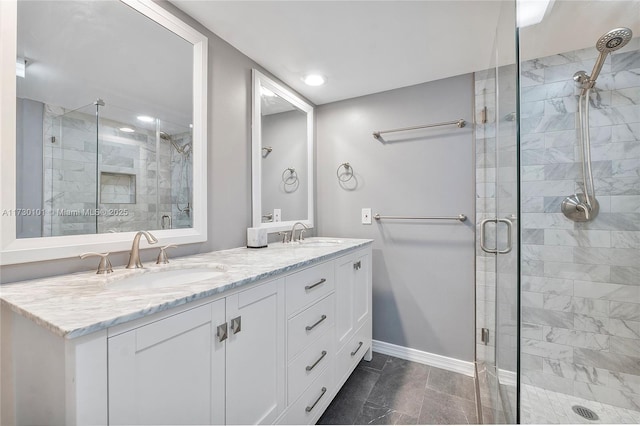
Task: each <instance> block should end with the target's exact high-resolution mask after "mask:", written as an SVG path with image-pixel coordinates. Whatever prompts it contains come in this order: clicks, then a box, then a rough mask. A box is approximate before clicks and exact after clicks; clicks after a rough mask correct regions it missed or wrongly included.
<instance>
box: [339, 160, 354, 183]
mask: <svg viewBox="0 0 640 426" xmlns="http://www.w3.org/2000/svg"><path fill="white" fill-rule="evenodd" d="M343 167H344V173H342V174H340V169H341V168H343ZM345 175H347V176H349V177H348V178H346V179H344V178H343V177H344V176H345ZM336 176H337V177H338V180H339V181H340V182H349V181H350V180H351V179H353V167H351V164H349V163H342V164H340V165H339V166H338V169H337V170H336Z"/></svg>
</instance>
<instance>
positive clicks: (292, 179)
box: [282, 167, 298, 185]
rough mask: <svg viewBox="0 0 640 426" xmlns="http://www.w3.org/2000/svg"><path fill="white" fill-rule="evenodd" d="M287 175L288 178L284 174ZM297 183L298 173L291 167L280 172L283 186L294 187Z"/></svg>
mask: <svg viewBox="0 0 640 426" xmlns="http://www.w3.org/2000/svg"><path fill="white" fill-rule="evenodd" d="M287 173H289V176H286V174H287ZM297 182H298V172H296V169H294V168H293V167H287V168H286V169H284V171H283V172H282V183H284V184H285V185H295V184H296V183H297Z"/></svg>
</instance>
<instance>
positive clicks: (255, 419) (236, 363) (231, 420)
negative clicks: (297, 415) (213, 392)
mask: <svg viewBox="0 0 640 426" xmlns="http://www.w3.org/2000/svg"><path fill="white" fill-rule="evenodd" d="M283 285H284V280H283V279H280V280H277V281H272V282H269V283H266V284H263V285H260V286H257V287H254V288H252V289H250V290H246V291H243V292H240V293H238V294H234V295H231V296H229V297H227V321H228V322H229V327H230V330H229V339H228V341H227V357H226V361H227V386H226V389H227V398H226V413H227V416H226V420H227V423H228V424H271V423H273V422H274V421H275V420H276V418H277V417H278V415H279V414H280V412H282V410H283V409H284V404H285V397H284V396H285V395H284V385H285V353H284V324H285V316H284V315H285V311H284V291H283V290H284V289H283Z"/></svg>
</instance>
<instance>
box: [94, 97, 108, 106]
mask: <svg viewBox="0 0 640 426" xmlns="http://www.w3.org/2000/svg"><path fill="white" fill-rule="evenodd" d="M93 104H94V105H95V106H105V103H104V101H103V100H102V99H100V98H98V99H96V101H95V102H94V103H93Z"/></svg>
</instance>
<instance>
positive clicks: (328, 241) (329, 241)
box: [300, 238, 342, 247]
mask: <svg viewBox="0 0 640 426" xmlns="http://www.w3.org/2000/svg"><path fill="white" fill-rule="evenodd" d="M338 244H342V240H337V239H335V238H313V239H309V240H302V241H300V246H301V247H333V246H337V245H338Z"/></svg>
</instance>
